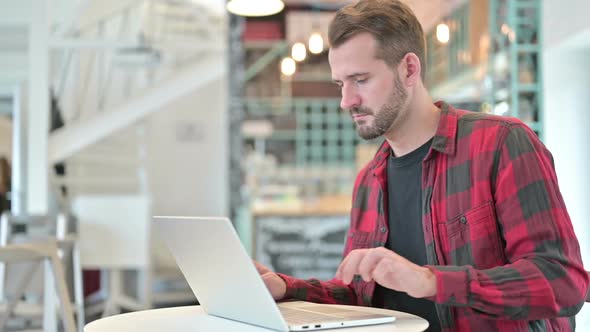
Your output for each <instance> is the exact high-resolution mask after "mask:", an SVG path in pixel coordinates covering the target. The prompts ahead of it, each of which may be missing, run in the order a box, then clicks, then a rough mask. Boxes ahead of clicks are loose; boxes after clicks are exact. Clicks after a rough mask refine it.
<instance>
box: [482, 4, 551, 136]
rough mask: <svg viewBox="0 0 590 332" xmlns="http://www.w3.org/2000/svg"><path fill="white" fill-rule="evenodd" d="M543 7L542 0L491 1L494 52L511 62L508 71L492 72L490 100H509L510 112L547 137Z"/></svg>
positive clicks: (496, 102) (506, 101)
mask: <svg viewBox="0 0 590 332" xmlns="http://www.w3.org/2000/svg"><path fill="white" fill-rule="evenodd" d="M541 9H542V8H541V1H540V0H490V18H491V19H490V31H491V36H492V40H493V42H494V43H493V48H494V49H493V51H494V53H495V54H497V55H499V56H503V57H505V59H506V60H507V63H508V68H507V70H505V71H492V72H491V77H492V89H491V93H490V102H491V105H492V106H493V107H494V106H497V105H498V104H500V103H503V102H505V103H506V104H507V105H508V112H507V114H506V115H510V116H514V117H517V118H520V119H521V120H523V121H524V122H525V123H527V124H528V125H529V126H530V127H531V129H533V130H534V131H535V132H536V133H537V135H539V137H540V138H541V139H543V95H542V94H543V92H542V86H543V85H542V84H543V78H542V74H541V72H542V71H541V68H542V33H541V32H542V31H541ZM492 68H493V67H492ZM502 90H505V91H502ZM506 91H507V93H506ZM498 95H501V96H502V97H503V98H498Z"/></svg>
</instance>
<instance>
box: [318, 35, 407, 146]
mask: <svg viewBox="0 0 590 332" xmlns="http://www.w3.org/2000/svg"><path fill="white" fill-rule="evenodd" d="M377 46H378V43H377V41H376V40H375V39H374V38H373V36H371V35H370V34H368V33H363V34H359V35H356V36H354V37H352V38H351V39H350V40H348V41H347V42H345V43H344V44H342V45H341V46H339V47H338V48H332V49H330V54H329V61H330V67H331V69H332V79H333V80H334V82H335V83H336V84H338V85H339V86H340V88H341V93H342V100H341V102H340V106H341V107H342V109H344V110H348V111H349V112H350V115H351V116H352V119H353V121H354V122H355V124H356V128H357V132H358V134H359V136H360V137H362V138H363V139H366V140H370V139H374V138H377V137H379V136H382V135H383V134H385V133H387V132H388V131H390V130H391V129H392V128H394V127H395V125H397V124H398V123H399V122H400V118H401V117H403V115H404V114H405V108H407V105H406V101H407V99H408V94H407V91H406V89H405V88H404V86H403V84H402V81H401V79H400V76H399V74H398V72H397V70H393V69H391V68H390V67H389V66H388V65H387V64H386V63H385V61H383V60H381V59H377V58H376V57H375V54H376V51H377Z"/></svg>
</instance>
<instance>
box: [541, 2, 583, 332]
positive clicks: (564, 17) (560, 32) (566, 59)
mask: <svg viewBox="0 0 590 332" xmlns="http://www.w3.org/2000/svg"><path fill="white" fill-rule="evenodd" d="M570 2H571V3H574V2H576V3H579V4H578V5H579V6H577V5H573V4H572V5H570ZM544 4H545V5H546V7H545V8H544V11H545V16H544V19H545V21H544V26H543V28H544V30H545V33H546V37H547V40H548V43H549V44H548V45H546V46H547V47H546V48H545V52H544V66H543V75H544V98H545V133H546V134H545V143H546V145H547V147H548V148H549V149H550V150H551V151H552V153H553V156H554V158H555V165H556V169H557V175H558V179H559V184H560V189H561V193H562V195H563V197H564V200H565V203H566V205H567V208H568V212H569V214H570V217H571V219H572V223H573V225H574V228H575V231H576V234H577V236H578V240H579V242H580V247H581V250H582V259H583V260H584V265H585V267H586V270H590V208H589V204H588V198H589V197H590V172H589V170H588V169H589V167H590V148H589V147H588V142H590V112H589V110H588V105H590V94H589V93H588V92H590V39H586V38H585V37H584V36H586V32H587V31H588V29H587V28H590V22H588V21H586V23H584V22H582V21H583V19H581V18H580V19H579V20H578V19H577V18H578V16H579V15H575V14H574V13H573V11H575V12H578V13H579V12H583V11H580V10H581V8H583V7H585V8H587V9H588V10H590V2H588V1H586V0H584V1H577V0H576V1H574V0H568V1H567V5H565V4H563V3H561V2H559V1H554V0H546V1H545V3H544ZM548 13H551V15H548ZM564 22H568V23H567V24H564ZM570 22H571V24H570ZM555 23H558V24H557V25H554V24H555ZM584 25H585V26H584ZM576 31H577V33H576ZM566 37H567V38H566ZM577 326H578V327H580V330H584V329H583V328H586V327H588V326H590V305H588V304H587V305H586V306H585V307H584V308H582V312H581V313H580V314H578V316H577ZM582 327H583V328H582Z"/></svg>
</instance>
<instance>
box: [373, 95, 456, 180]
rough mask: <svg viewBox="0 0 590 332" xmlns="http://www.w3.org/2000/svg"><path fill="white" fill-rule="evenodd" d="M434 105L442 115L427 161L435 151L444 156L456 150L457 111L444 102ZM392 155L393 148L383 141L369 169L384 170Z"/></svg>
mask: <svg viewBox="0 0 590 332" xmlns="http://www.w3.org/2000/svg"><path fill="white" fill-rule="evenodd" d="M434 105H436V107H438V108H439V109H440V110H441V114H440V120H439V122H438V128H437V130H436V134H435V135H434V138H433V140H432V146H431V149H430V151H429V152H428V154H427V155H426V159H429V158H431V156H432V151H433V150H435V151H438V152H440V153H443V154H448V155H453V154H455V148H456V141H457V122H458V118H459V117H458V114H457V110H456V109H455V108H454V107H453V106H451V105H449V104H447V103H445V102H444V101H437V102H436V103H434ZM390 153H391V147H390V146H389V144H388V143H387V141H383V144H381V146H380V147H379V149H378V150H377V153H376V154H375V157H374V158H373V160H372V161H371V164H370V166H369V168H370V169H372V170H374V171H376V170H377V169H379V168H381V169H382V168H383V167H384V166H385V164H386V162H387V158H388V157H389V155H390Z"/></svg>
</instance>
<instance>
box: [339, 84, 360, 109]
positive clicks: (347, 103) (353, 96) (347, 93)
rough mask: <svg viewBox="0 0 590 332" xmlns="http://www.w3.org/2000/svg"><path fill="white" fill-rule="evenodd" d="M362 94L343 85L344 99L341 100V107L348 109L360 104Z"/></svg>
mask: <svg viewBox="0 0 590 332" xmlns="http://www.w3.org/2000/svg"><path fill="white" fill-rule="evenodd" d="M360 104H361V98H360V96H359V95H358V94H357V93H356V92H355V91H353V89H350V88H348V87H342V99H341V100H340V107H341V108H342V109H345V110H348V109H351V108H353V107H356V106H360Z"/></svg>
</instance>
